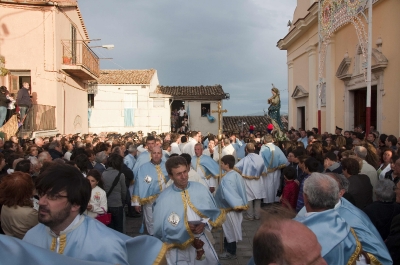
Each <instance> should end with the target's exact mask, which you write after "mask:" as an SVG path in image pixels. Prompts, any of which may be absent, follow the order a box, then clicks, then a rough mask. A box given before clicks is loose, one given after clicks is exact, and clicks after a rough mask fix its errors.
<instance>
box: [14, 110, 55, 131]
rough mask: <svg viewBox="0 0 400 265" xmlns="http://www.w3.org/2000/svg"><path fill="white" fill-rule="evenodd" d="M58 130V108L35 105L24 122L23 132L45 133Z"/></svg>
mask: <svg viewBox="0 0 400 265" xmlns="http://www.w3.org/2000/svg"><path fill="white" fill-rule="evenodd" d="M55 129H56V107H55V106H49V105H40V104H34V105H32V107H31V108H30V109H29V111H28V113H27V116H26V118H25V120H24V123H23V125H22V128H21V130H22V131H32V132H33V131H43V130H55Z"/></svg>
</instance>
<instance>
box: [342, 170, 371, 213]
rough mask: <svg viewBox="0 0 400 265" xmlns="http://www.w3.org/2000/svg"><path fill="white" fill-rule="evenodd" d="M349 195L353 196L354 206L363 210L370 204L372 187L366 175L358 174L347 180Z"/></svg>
mask: <svg viewBox="0 0 400 265" xmlns="http://www.w3.org/2000/svg"><path fill="white" fill-rule="evenodd" d="M348 180H349V191H348V192H349V193H350V194H351V195H352V196H353V198H354V200H355V202H356V204H355V206H356V207H357V208H359V209H361V210H363V209H364V208H365V207H366V206H367V205H368V204H371V203H372V185H371V181H370V180H369V177H368V176H367V175H363V174H358V175H353V176H350V177H349V178H348Z"/></svg>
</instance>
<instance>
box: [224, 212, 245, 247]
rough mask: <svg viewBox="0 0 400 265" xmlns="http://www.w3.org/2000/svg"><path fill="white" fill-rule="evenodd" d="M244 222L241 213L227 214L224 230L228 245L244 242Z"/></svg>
mask: <svg viewBox="0 0 400 265" xmlns="http://www.w3.org/2000/svg"><path fill="white" fill-rule="evenodd" d="M242 221H243V215H242V213H241V212H236V211H230V212H228V213H227V214H226V220H225V222H224V223H223V224H222V228H223V229H224V234H225V237H226V241H228V243H232V242H238V241H241V240H242Z"/></svg>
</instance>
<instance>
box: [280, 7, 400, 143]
mask: <svg viewBox="0 0 400 265" xmlns="http://www.w3.org/2000/svg"><path fill="white" fill-rule="evenodd" d="M360 1H361V0H360ZM325 2H329V1H325ZM330 2H332V1H330ZM352 2H354V1H352ZM356 2H357V1H356ZM318 9H319V3H318V1H314V0H298V1H297V7H296V10H295V11H294V15H293V20H292V23H291V25H290V29H289V33H288V34H287V35H286V36H285V37H284V38H283V39H281V40H279V41H278V43H277V46H278V48H279V49H281V50H286V51H287V66H288V90H289V128H290V127H292V126H293V127H294V128H296V129H297V128H300V127H301V128H305V129H311V128H312V127H318V100H320V102H321V130H322V132H324V131H328V132H334V131H335V126H339V127H342V128H344V129H345V130H353V129H354V127H355V126H357V125H360V124H362V125H363V126H365V123H366V111H365V108H366V94H367V84H366V81H365V75H364V69H365V67H366V65H365V60H364V58H365V57H364V56H365V53H363V47H362V45H360V43H359V38H358V35H357V31H356V27H355V26H354V25H353V24H351V23H349V24H345V25H343V26H341V27H340V28H339V29H338V30H336V31H335V32H334V33H333V34H332V35H331V37H330V39H329V41H328V45H327V46H326V58H325V61H324V67H323V68H322V69H323V70H322V75H319V71H320V70H319V62H320V53H319V37H318V36H319V35H318V33H319V23H318ZM372 10H373V12H372V15H373V24H372V64H371V68H372V79H371V80H372V81H371V86H372V87H371V125H372V126H374V127H375V128H376V129H377V130H378V131H379V132H380V133H386V134H394V135H400V125H399V124H400V122H399V121H400V114H399V113H400V111H399V107H400V106H399V99H400V75H399V70H398V69H399V67H400V53H399V51H398V49H399V48H398V47H399V43H400V34H399V30H398V22H400V21H399V20H400V18H399V17H398V16H397V11H398V10H400V1H397V0H374V1H373V8H372ZM366 12H368V11H366ZM359 16H360V20H359V21H361V22H362V23H361V24H362V25H361V24H360V25H359V26H358V27H359V30H360V32H362V31H363V27H364V30H365V31H366V32H368V31H367V27H368V26H367V23H366V20H365V19H364V17H362V15H359ZM320 76H322V79H321V81H322V82H321V84H322V85H321V86H319V84H320V79H319V77H320Z"/></svg>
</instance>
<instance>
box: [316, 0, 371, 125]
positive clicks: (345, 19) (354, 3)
mask: <svg viewBox="0 0 400 265" xmlns="http://www.w3.org/2000/svg"><path fill="white" fill-rule="evenodd" d="M376 1H377V0H320V1H319V3H318V4H319V9H318V35H319V69H318V79H319V84H318V129H319V130H320V131H321V87H322V84H323V83H324V81H323V72H324V67H325V58H326V49H327V47H328V44H329V40H330V38H331V36H332V34H333V33H334V32H336V31H337V30H338V29H339V28H341V27H343V26H345V25H347V24H353V25H354V28H355V29H356V33H357V38H358V43H359V45H360V49H361V52H362V56H363V65H365V67H363V73H364V79H365V82H366V83H367V126H366V129H367V133H368V131H369V127H370V126H369V125H370V111H371V110H370V109H371V51H372V46H371V38H372V4H373V2H376ZM367 4H369V6H368V8H367ZM367 9H368V17H367V16H366V15H365V11H366V10H367ZM363 17H364V18H365V20H366V22H367V24H368V33H367V32H366V30H365V26H364V23H363V21H362V18H363Z"/></svg>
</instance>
